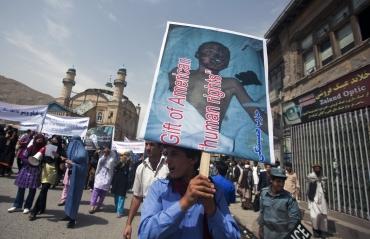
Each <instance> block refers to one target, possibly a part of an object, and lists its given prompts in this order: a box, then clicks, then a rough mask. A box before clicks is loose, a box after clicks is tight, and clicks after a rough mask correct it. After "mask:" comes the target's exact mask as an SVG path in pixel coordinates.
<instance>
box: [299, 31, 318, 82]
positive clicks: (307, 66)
mask: <svg viewBox="0 0 370 239" xmlns="http://www.w3.org/2000/svg"><path fill="white" fill-rule="evenodd" d="M301 50H302V59H303V73H304V75H305V76H306V75H309V74H311V73H312V72H313V71H315V69H316V61H315V56H314V53H313V36H312V34H310V35H308V36H307V37H306V38H305V39H303V41H301Z"/></svg>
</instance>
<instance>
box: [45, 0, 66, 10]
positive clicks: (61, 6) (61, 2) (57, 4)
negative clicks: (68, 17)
mask: <svg viewBox="0 0 370 239" xmlns="http://www.w3.org/2000/svg"><path fill="white" fill-rule="evenodd" d="M44 1H45V3H46V4H47V5H48V6H49V7H52V8H54V9H57V10H64V11H65V10H69V9H71V8H73V4H72V1H70V0H44Z"/></svg>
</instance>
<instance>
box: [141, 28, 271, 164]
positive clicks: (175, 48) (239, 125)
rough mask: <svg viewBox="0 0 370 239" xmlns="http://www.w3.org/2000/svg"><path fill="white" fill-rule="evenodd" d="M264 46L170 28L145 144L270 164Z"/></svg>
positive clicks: (205, 31) (207, 31) (211, 32)
mask: <svg viewBox="0 0 370 239" xmlns="http://www.w3.org/2000/svg"><path fill="white" fill-rule="evenodd" d="M268 128H269V127H268V117H267V101H266V84H265V66H264V54H263V41H261V40H259V39H254V38H251V37H246V36H241V35H235V34H231V33H226V32H222V31H215V30H210V29H203V28H195V27H190V26H182V25H180V26H179V25H170V26H169V29H168V33H167V38H166V43H165V47H164V50H163V54H162V59H161V62H160V67H159V70H158V74H157V78H156V83H155V89H154V95H153V99H152V102H151V108H150V113H149V116H148V122H147V125H146V131H145V135H144V137H145V139H148V140H155V141H161V142H163V143H167V144H176V145H181V146H184V147H190V148H197V149H201V150H205V151H209V152H215V153H225V154H229V155H234V156H238V157H242V158H247V159H250V160H256V161H264V162H270V152H269V150H270V149H269V135H268V134H269V131H268Z"/></svg>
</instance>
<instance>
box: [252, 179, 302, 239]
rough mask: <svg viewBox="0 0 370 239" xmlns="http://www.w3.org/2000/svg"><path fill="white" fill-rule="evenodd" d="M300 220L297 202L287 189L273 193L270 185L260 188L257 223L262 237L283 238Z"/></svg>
mask: <svg viewBox="0 0 370 239" xmlns="http://www.w3.org/2000/svg"><path fill="white" fill-rule="evenodd" d="M300 220H301V214H300V209H299V206H298V203H297V201H296V200H295V199H294V198H293V197H292V196H291V195H290V193H289V192H288V191H285V190H282V191H281V192H280V193H279V194H276V195H273V194H272V193H271V186H270V187H266V188H264V189H262V191H261V196H260V217H259V221H258V223H259V225H260V226H262V227H263V235H264V238H285V237H286V236H287V235H288V233H289V232H290V231H292V230H293V229H294V227H295V225H297V223H298V222H300Z"/></svg>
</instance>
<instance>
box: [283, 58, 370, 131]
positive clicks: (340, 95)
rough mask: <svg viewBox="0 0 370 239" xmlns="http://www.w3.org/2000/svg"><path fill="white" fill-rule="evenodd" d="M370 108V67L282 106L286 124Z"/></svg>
mask: <svg viewBox="0 0 370 239" xmlns="http://www.w3.org/2000/svg"><path fill="white" fill-rule="evenodd" d="M367 106H370V65H367V66H365V67H363V68H361V69H359V70H356V71H354V72H352V73H350V74H347V75H345V76H343V77H341V78H339V79H337V80H335V81H333V82H331V83H329V84H327V85H325V86H322V87H319V88H317V89H315V90H313V91H310V92H308V93H306V94H303V95H302V96H300V97H298V98H295V99H294V100H292V101H289V102H287V103H285V104H284V105H283V116H284V122H285V124H287V125H293V124H299V123H304V122H308V121H313V120H317V119H321V118H325V117H328V116H331V115H336V114H340V113H343V112H348V111H352V110H355V109H359V108H364V107H367Z"/></svg>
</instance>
